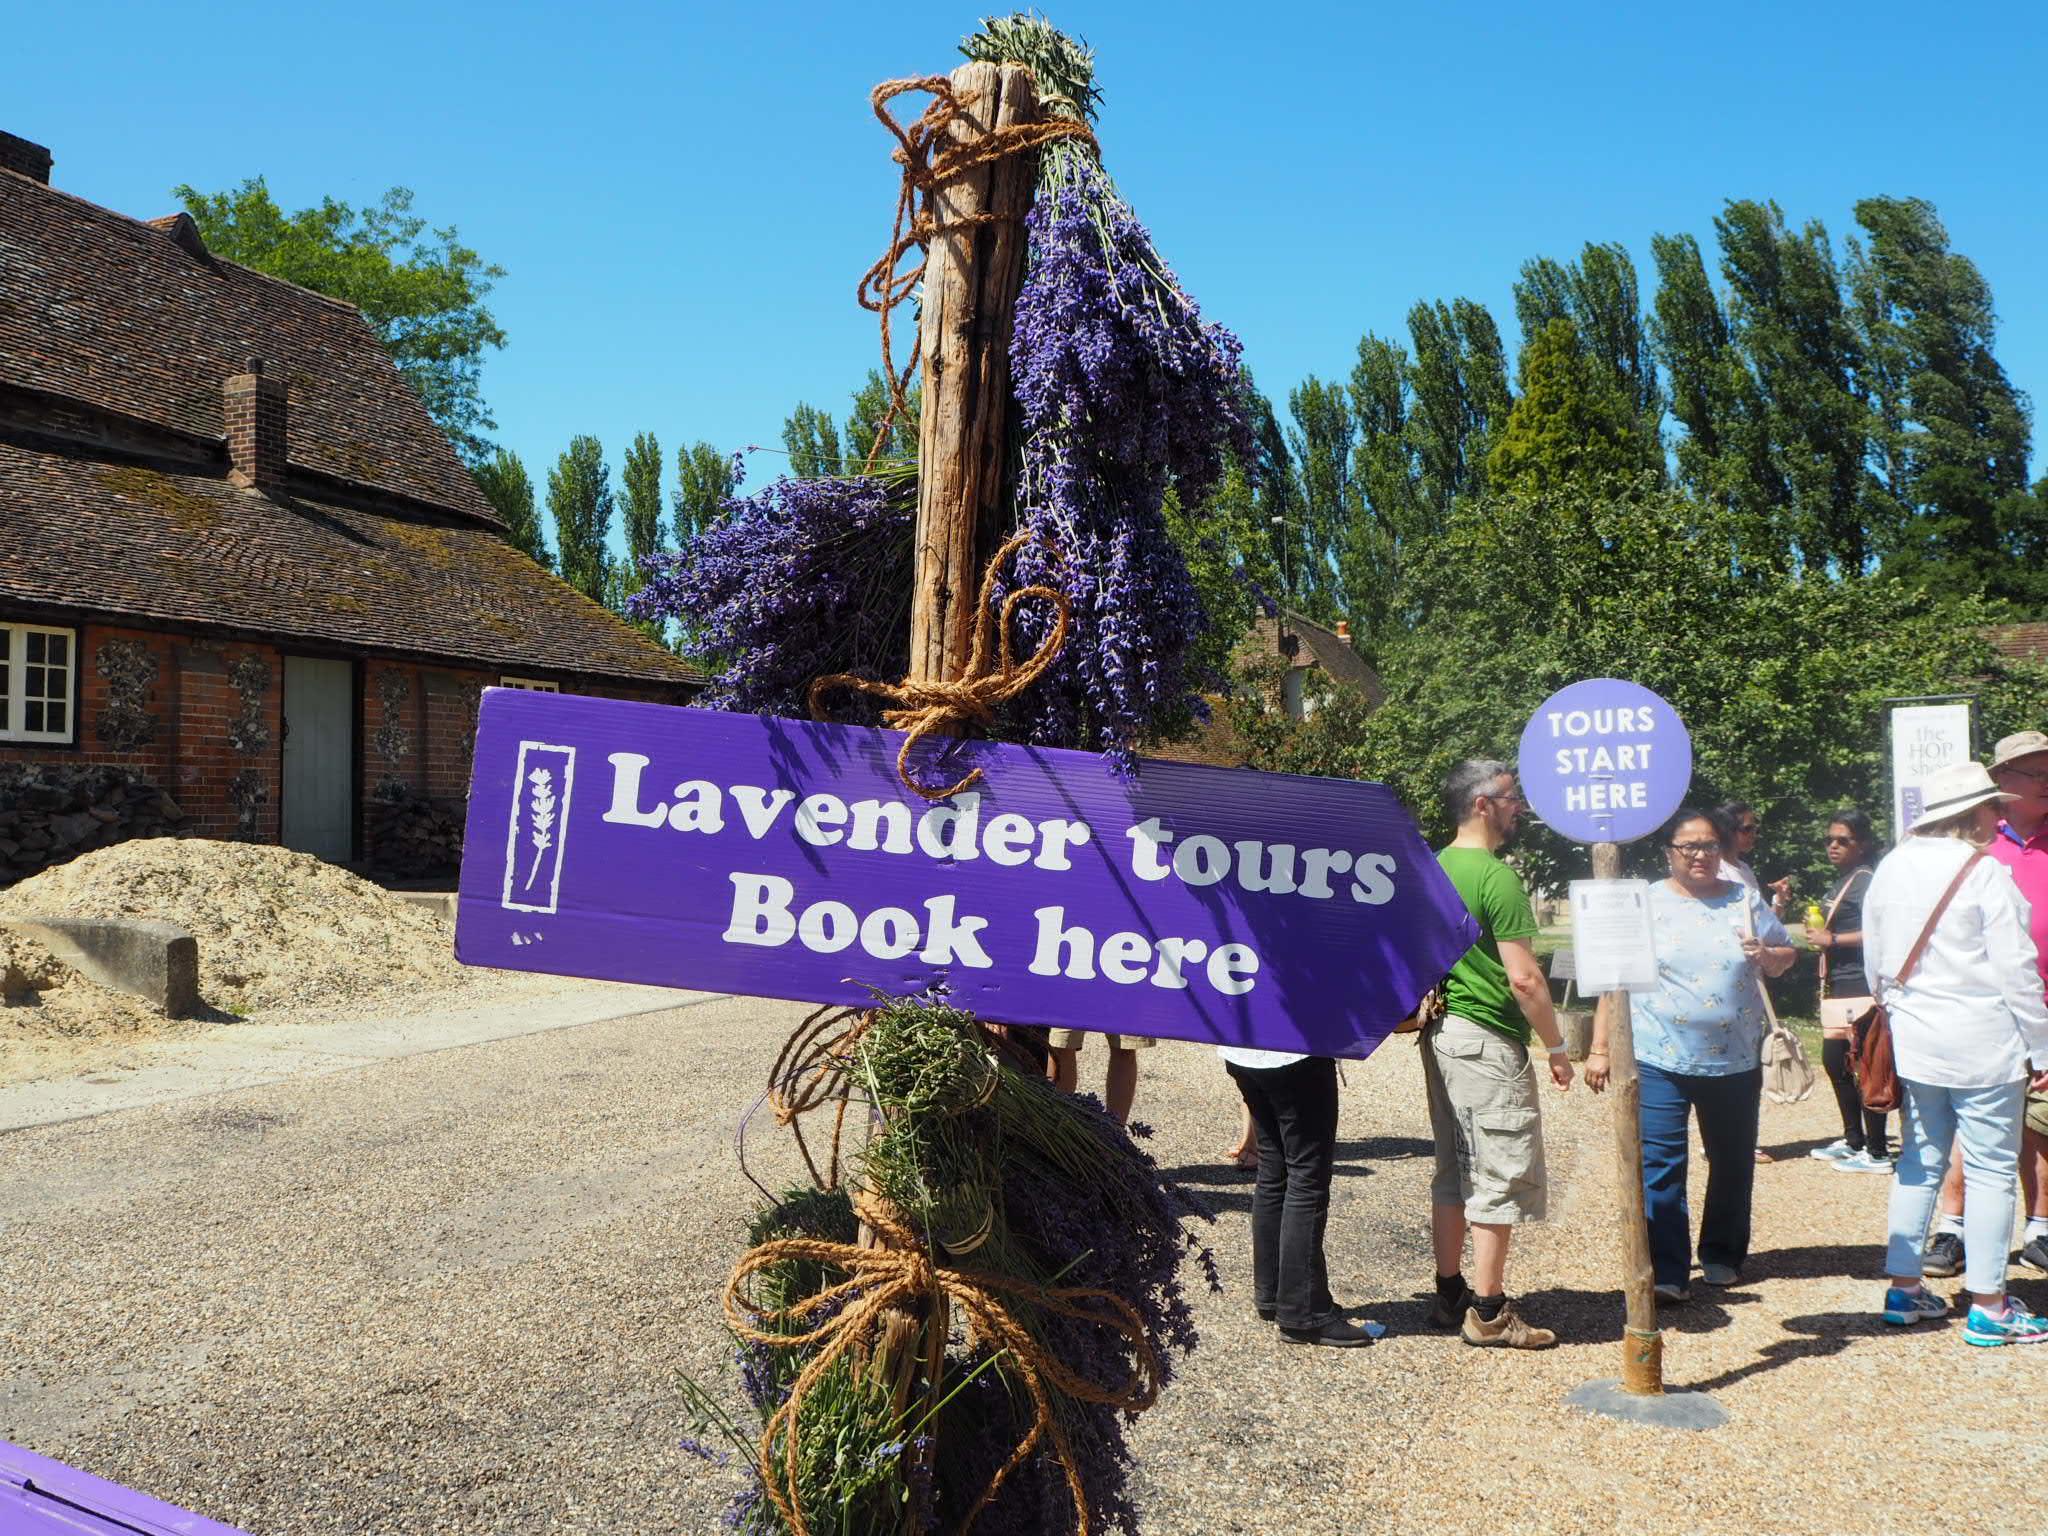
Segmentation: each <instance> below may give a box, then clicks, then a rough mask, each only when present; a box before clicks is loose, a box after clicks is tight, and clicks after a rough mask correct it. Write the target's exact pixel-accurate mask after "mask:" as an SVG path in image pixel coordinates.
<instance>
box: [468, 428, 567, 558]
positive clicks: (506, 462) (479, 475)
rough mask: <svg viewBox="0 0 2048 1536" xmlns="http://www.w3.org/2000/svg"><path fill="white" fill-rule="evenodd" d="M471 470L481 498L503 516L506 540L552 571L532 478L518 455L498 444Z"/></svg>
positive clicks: (552, 556) (550, 555)
mask: <svg viewBox="0 0 2048 1536" xmlns="http://www.w3.org/2000/svg"><path fill="white" fill-rule="evenodd" d="M470 473H471V474H472V475H474V476H475V477H476V483H477V489H478V490H480V491H482V492H483V493H484V499H485V500H486V501H488V502H489V503H490V504H491V505H492V507H494V508H495V509H496V510H497V513H498V516H500V517H501V518H503V519H504V520H505V528H506V530H507V531H506V541H507V542H508V543H510V544H511V546H512V547H513V548H514V549H516V550H518V551H520V552H521V553H522V554H524V555H526V556H527V558H529V559H530V560H532V561H533V562H534V564H536V565H538V566H540V567H541V569H543V570H548V571H552V570H553V569H554V568H555V557H554V555H553V553H551V552H550V551H549V549H548V542H547V536H546V535H545V534H543V533H542V532H541V527H540V513H539V512H538V511H536V510H535V509H534V504H533V481H532V480H531V479H529V478H528V476H527V473H526V466H525V465H524V464H523V463H521V462H520V460H519V455H518V454H516V453H507V452H506V451H505V450H504V449H503V448H500V449H498V450H497V452H495V453H493V454H492V455H491V456H490V457H489V458H488V459H485V460H484V461H483V462H482V463H481V464H478V465H476V466H474V467H473V468H472V469H471V470H470Z"/></svg>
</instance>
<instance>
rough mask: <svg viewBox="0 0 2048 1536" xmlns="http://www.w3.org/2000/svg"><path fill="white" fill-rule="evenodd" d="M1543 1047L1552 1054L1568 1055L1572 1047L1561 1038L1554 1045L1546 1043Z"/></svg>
mask: <svg viewBox="0 0 2048 1536" xmlns="http://www.w3.org/2000/svg"><path fill="white" fill-rule="evenodd" d="M1544 1049H1545V1050H1546V1051H1548V1052H1550V1054H1551V1055H1553V1056H1569V1055H1571V1053H1572V1048H1571V1047H1570V1046H1568V1045H1566V1044H1565V1043H1564V1042H1563V1041H1561V1040H1560V1041H1559V1042H1558V1043H1557V1044H1556V1045H1546V1046H1545V1047H1544Z"/></svg>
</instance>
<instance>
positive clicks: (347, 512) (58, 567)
mask: <svg viewBox="0 0 2048 1536" xmlns="http://www.w3.org/2000/svg"><path fill="white" fill-rule="evenodd" d="M0 507H4V508H5V512H4V515H0V527H4V529H5V542H6V551H5V554H6V558H4V559H0V605H5V604H10V603H23V604H35V605H38V606H39V607H42V608H55V609H58V610H65V611H70V612H75V613H84V614H93V615H102V616H119V617H127V618H133V619H137V620H149V619H155V620H159V621H165V622H170V623H175V624H179V625H181V626H193V627H198V628H202V629H227V630H234V631H240V632H247V633H254V634H261V635H265V636H276V637H279V638H283V639H287V640H291V639H296V640H299V641H301V642H312V643H320V642H326V643H328V644H335V645H342V646H346V647H349V648H350V649H369V650H378V651H390V652H396V653H401V654H408V655H417V656H423V657H431V658H436V659H441V660H445V661H449V662H457V661H474V662H479V663H482V664H484V665H485V666H489V667H502V668H504V669H506V670H508V671H515V672H516V671H519V670H521V669H544V670H554V671H561V672H571V673H580V674H583V675H586V676H592V677H602V678H612V679H632V680H636V681H641V682H652V683H666V684H672V685H679V686H681V685H688V684H692V683H698V682H701V681H702V680H703V679H702V677H701V676H700V675H699V674H698V673H697V672H696V671H695V670H694V669H693V668H691V667H689V666H688V665H686V664H685V663H684V662H682V661H681V660H679V659H678V658H676V657H675V656H673V655H671V654H670V653H669V652H667V651H666V650H664V649H662V648H661V647H660V646H658V645H656V644H654V643H653V642H652V641H650V640H649V639H647V637H646V636H644V635H642V634H641V633H639V631H637V630H635V629H633V628H632V627H631V626H630V625H627V624H625V623H623V622H621V621H620V620H619V619H618V618H617V617H615V616H614V615H613V614H611V613H609V612H607V611H606V610H605V609H604V608H603V607H601V606H599V605H598V604H596V603H593V602H591V601H589V600H588V599H587V598H585V597H583V596H582V595H581V594H580V593H578V592H577V591H575V589H573V588H572V587H570V586H569V585H568V584H567V583H565V582H563V581H560V580H558V579H557V578H555V577H553V576H551V575H549V574H548V573H547V572H545V571H543V570H541V569H540V567H538V566H536V565H535V564H534V563H533V562H532V561H531V560H529V559H527V557H526V556H525V555H522V554H520V553H519V552H518V551H517V550H515V549H513V548H512V547H511V546H510V545H509V544H507V543H506V542H505V541H504V540H503V539H502V538H501V537H499V536H498V535H497V534H496V533H494V532H492V531H491V530H490V529H488V528H485V527H482V526H480V525H477V524H473V523H467V522H464V521H462V520H460V519H456V518H449V519H446V520H444V521H443V522H440V523H432V522H428V521H424V520H415V519H411V518H407V517H401V516H395V515H392V514H390V513H386V512H370V511H363V510H359V509H356V508H352V507H346V506H339V505H335V504H333V503H331V502H324V501H307V500H299V499H287V500H285V501H283V502H278V501H273V500H271V499H269V498H268V497H266V496H264V495H262V494H260V493H259V492H256V491H253V490H241V489H238V488H237V487H235V486H234V485H232V484H230V483H229V482H228V481H226V480H224V479H219V478H216V477H213V476H208V475H186V474H167V473H164V472H162V471H159V470H154V469H143V468H138V467H134V466H132V465H122V464H110V463H103V462H99V461H96V460H93V459H87V458H80V457H74V456H71V455H68V454H62V453H45V452H39V451H36V450H34V449H31V448H24V447H21V446H18V445H16V444H13V443H9V442H6V441H4V440H0Z"/></svg>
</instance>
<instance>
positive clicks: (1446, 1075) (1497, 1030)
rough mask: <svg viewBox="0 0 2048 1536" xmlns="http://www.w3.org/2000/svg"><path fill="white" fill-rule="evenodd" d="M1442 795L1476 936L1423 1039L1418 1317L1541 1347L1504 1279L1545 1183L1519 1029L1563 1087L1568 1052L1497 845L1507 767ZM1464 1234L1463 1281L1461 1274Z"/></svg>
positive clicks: (1545, 1340)
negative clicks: (1422, 1302) (1467, 1261)
mask: <svg viewBox="0 0 2048 1536" xmlns="http://www.w3.org/2000/svg"><path fill="white" fill-rule="evenodd" d="M1443 797H1444V812H1445V814H1446V815H1447V816H1448V817H1449V818H1450V820H1451V821H1452V822H1453V823H1454V824H1455V825H1456V826H1457V829H1458V835H1457V836H1456V837H1455V838H1453V839H1452V840H1451V843H1450V846H1448V847H1447V848H1445V849H1444V850H1443V851H1442V852H1440V853H1439V854H1438V855H1437V862H1438V863H1439V864H1441V865H1442V866H1443V870H1444V873H1445V874H1447V875H1449V876H1450V879H1451V884H1452V885H1453V886H1454V887H1456V888H1457V892H1458V895H1459V896H1460V897H1461V898H1463V900H1464V903H1465V907H1466V910H1468V911H1469V912H1471V914H1472V917H1473V919H1474V921H1476V922H1477V923H1478V924H1479V934H1480V936H1479V942H1478V943H1477V944H1474V945H1473V946H1472V947H1471V948H1470V949H1468V950H1466V951H1465V954H1464V957H1463V958H1462V959H1460V960H1459V961H1458V963H1457V965H1456V966H1454V967H1453V968H1452V970H1451V974H1450V976H1449V977H1448V978H1447V979H1446V980H1445V982H1444V1015H1443V1017H1442V1018H1441V1019H1439V1020H1438V1021H1437V1022H1436V1023H1434V1024H1432V1025H1431V1026H1430V1027H1429V1029H1428V1031H1427V1032H1426V1033H1425V1034H1424V1035H1423V1038H1422V1046H1423V1050H1422V1074H1423V1078H1424V1080H1425V1081H1426V1083H1427V1084H1428V1087H1429V1124H1430V1130H1431V1131H1432V1132H1433V1133H1434V1135H1435V1137H1436V1177H1435V1179H1434V1180H1433V1181H1432V1182H1431V1184H1430V1196H1429V1197H1430V1236H1431V1239H1432V1241H1433V1242H1434V1244H1435V1247H1436V1305H1435V1306H1434V1307H1432V1308H1431V1310H1430V1321H1431V1322H1433V1323H1435V1324H1436V1325H1437V1326H1438V1327H1440V1328H1450V1327H1456V1328H1457V1329H1458V1330H1459V1332H1460V1333H1461V1334H1462V1335H1463V1336H1464V1339H1465V1342H1466V1343H1467V1344H1480V1345H1492V1346H1499V1347H1503V1348H1508V1349H1542V1348H1544V1347H1545V1346H1547V1345H1550V1344H1554V1343H1556V1342H1557V1335H1556V1334H1554V1333H1552V1332H1551V1331H1550V1330H1549V1329H1547V1328H1536V1327H1532V1326H1531V1325H1530V1324H1529V1323H1528V1321H1527V1320H1526V1319H1524V1318H1523V1317H1522V1315H1521V1314H1520V1312H1518V1311H1517V1310H1516V1308H1515V1304H1514V1303H1513V1302H1511V1301H1509V1300H1508V1298H1507V1282H1506V1275H1507V1260H1508V1238H1509V1237H1510V1236H1511V1235H1512V1234H1513V1232H1514V1229H1515V1224H1516V1223H1517V1222H1523V1221H1540V1220H1541V1219H1542V1218H1543V1214H1544V1206H1545V1195H1546V1190H1547V1180H1546V1178H1545V1173H1544V1167H1543V1117H1542V1113H1541V1111H1540V1110H1539V1109H1538V1108H1537V1103H1536V1074H1535V1073H1534V1072H1533V1071H1532V1070H1531V1068H1530V1065H1529V1037H1530V1032H1531V1030H1532V1029H1533V1030H1534V1032H1535V1035H1536V1038H1537V1039H1539V1040H1540V1041H1542V1043H1543V1046H1544V1049H1545V1050H1546V1051H1547V1052H1548V1053H1549V1065H1550V1080H1551V1081H1552V1082H1553V1083H1555V1084H1556V1085H1557V1086H1558V1088H1560V1089H1564V1088H1569V1087H1570V1086H1571V1084H1572V1063H1571V1057H1570V1055H1569V1054H1568V1053H1567V1052H1566V1050H1565V1048H1564V1043H1563V1038H1562V1036H1560V1035H1559V1033H1558V1029H1557V1015H1556V1014H1555V1012H1554V1011H1553V1010H1552V1008H1551V1006H1550V983H1549V980H1548V979H1547V978H1546V977H1545V976H1544V974H1543V969H1542V967H1541V966H1539V965H1538V964H1537V963H1536V951H1535V950H1534V949H1532V948H1531V947H1530V940H1532V939H1533V938H1535V937H1536V914H1535V913H1534V912H1532V911H1531V910H1530V907H1529V895H1528V892H1526V891H1524V890H1523V889H1522V882H1521V881H1520V880H1519V879H1517V878H1516V876H1515V872H1514V871H1513V870H1511V869H1509V868H1508V867H1507V865H1505V864H1503V863H1502V862H1501V860H1500V857H1499V854H1498V852H1497V850H1498V849H1499V848H1500V846H1501V845H1502V844H1503V843H1505V842H1506V841H1507V840H1508V838H1509V837H1510V836H1511V835H1513V833H1514V830H1515V827H1516V825H1517V824H1518V823H1519V822H1520V821H1521V818H1522V810H1523V807H1524V804H1525V802H1524V801H1523V799H1522V794H1521V791H1520V789H1519V788H1518V787H1517V786H1516V784H1515V771H1514V769H1512V768H1511V767H1509V766H1508V765H1507V764H1506V763H1498V762H1492V761H1489V760H1486V759H1482V758H1473V759H1468V760H1467V761H1465V762H1462V763H1459V764H1458V765H1457V766H1456V767H1454V768H1452V769H1451V771H1450V773H1449V774H1447V775H1446V776H1445V778H1444V787H1443ZM1468 1230H1469V1232H1470V1233H1471V1237H1472V1284H1471V1285H1467V1284H1466V1282H1465V1276H1464V1273H1463V1260H1464V1254H1465V1236H1466V1233H1467V1231H1468Z"/></svg>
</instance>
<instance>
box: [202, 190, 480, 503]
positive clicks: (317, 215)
mask: <svg viewBox="0 0 2048 1536" xmlns="http://www.w3.org/2000/svg"><path fill="white" fill-rule="evenodd" d="M172 195H173V196H175V197H176V198H177V199H178V200H179V201H180V202H181V203H183V204H184V206H185V211H186V212H187V213H188V214H190V215H191V216H192V222H193V223H194V224H196V225H197V226H198V228H199V234H200V238H201V239H203V240H204V241H205V242H206V248H207V249H208V250H209V251H211V252H212V253H213V254H214V255H216V256H220V257H224V258H225V259H227V260H229V261H234V262H239V263H241V264H242V265H243V266H245V267H254V268H255V269H256V270H257V271H259V272H267V273H269V274H270V275H271V276H272V277H281V278H283V279H285V280H286V281H287V282H293V283H297V284H299V285H300V286H301V287H305V288H311V289H312V290H314V292H316V293H324V294H326V295H328V296H329V297H330V298H336V299H344V300H346V301H347V302H349V303H351V304H353V305H355V306H356V308H357V309H359V310H361V311H362V315H363V319H364V320H365V321H366V322H368V324H369V326H370V329H371V330H372V331H374V332H376V334H377V338H378V340H380V341H381V342H383V344H384V348H385V350H386V351H387V352H389V353H390V354H391V358H392V361H394V362H395V363H397V364H398V367H399V371H400V372H402V373H403V374H404V375H405V376H406V379H407V380H408V381H409V382H410V383H411V384H412V387H413V388H414V390H416V391H417V392H418V394H419V397H420V399H421V400H422V401H423V402H424V403H425V405H426V407H427V413H428V414H429V415H430V416H432V417H433V418H434V421H435V423H436V424H437V425H438V426H439V427H440V428H441V430H442V431H444V432H446V433H447V434H448V437H449V439H450V440H451V441H452V442H453V443H454V444H455V446H456V448H457V450H458V451H460V452H461V453H462V455H463V457H464V458H465V459H467V460H468V461H469V462H471V463H476V462H478V461H480V460H481V459H483V457H484V456H485V455H486V454H488V453H489V452H490V449H491V445H490V444H489V443H488V442H487V441H485V439H484V437H483V434H484V433H485V432H489V431H492V430H494V429H495V428H496V427H497V423H496V422H495V421H493V420H492V419H491V414H490V411H489V409H488V408H487V407H486V406H485V404H484V399H483V391H482V385H481V373H482V369H483V358H484V353H485V351H486V349H488V348H492V347H502V346H504V345H505V333H504V332H503V331H502V330H500V329H499V327H498V322H497V321H496V320H495V319H493V318H492V316H491V312H490V310H488V309H486V308H485V307H484V299H485V297H486V296H487V295H488V294H489V293H490V291H491V289H492V287H493V286H494V285H495V284H496V282H497V280H498V279H499V278H501V277H503V276H504V275H505V269H504V268H503V267H498V266H491V265H489V264H487V263H486V262H485V261H484V260H483V258H482V257H481V256H479V255H478V254H477V253H476V252H475V251H473V250H471V249H470V248H469V247H468V246H466V245H464V244H463V243H462V239H461V236H460V234H459V233H458V232H457V230H456V228H455V226H454V225H452V224H451V225H449V226H448V227H447V228H445V229H430V228H429V227H428V225H427V221H426V220H425V219H423V218H421V217H419V216H418V215H416V214H415V213H414V212H413V211H412V205H413V195H412V193H411V192H409V191H407V190H406V189H405V188H404V187H393V188H392V189H391V190H390V191H388V192H386V193H385V194H384V196H383V199H382V200H381V201H379V202H377V203H375V204H373V205H371V206H369V207H365V208H352V207H350V206H349V205H348V204H347V203H342V202H337V201H335V200H334V199H333V198H331V197H329V198H323V199H321V201H320V203H319V204H318V205H317V206H315V207H311V208H301V209H298V210H297V211H296V212H292V213H287V212H285V211H284V210H283V209H282V208H280V207H278V205H277V202H276V200H275V199H274V198H272V197H271V195H270V188H269V186H268V185H267V184H266V183H265V182H264V179H263V178H262V177H261V176H257V177H254V178H252V179H251V180H248V181H245V182H243V183H242V184H241V185H240V186H238V187H234V188H232V189H230V190H229V191H226V192H201V191H199V190H197V189H196V188H193V187H189V186H180V187H177V188H175V189H174V190H173V194H172Z"/></svg>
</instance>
